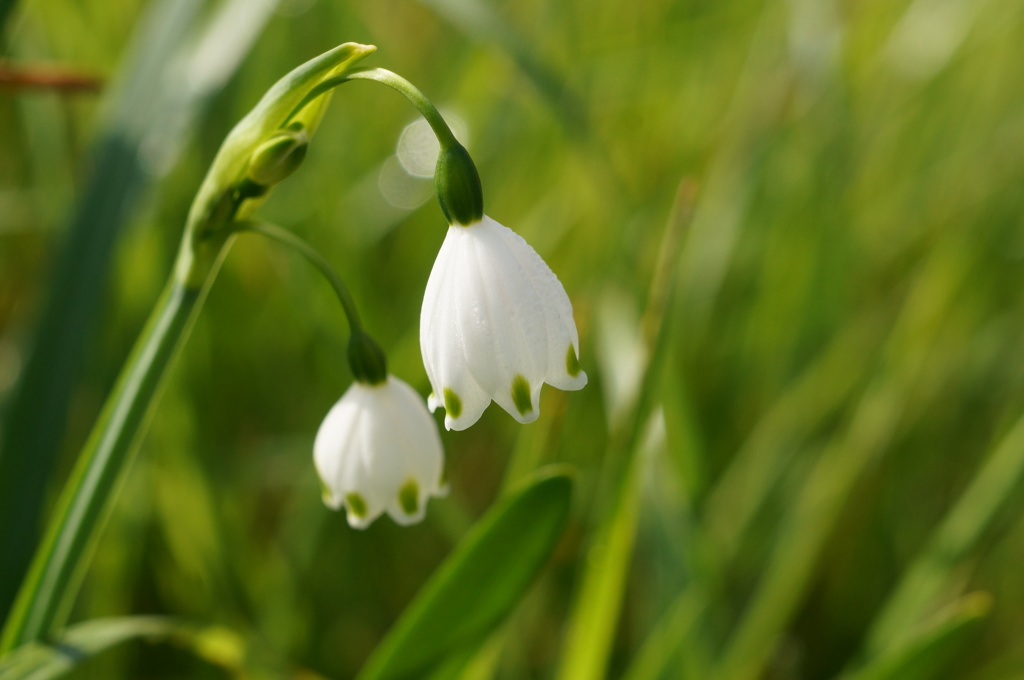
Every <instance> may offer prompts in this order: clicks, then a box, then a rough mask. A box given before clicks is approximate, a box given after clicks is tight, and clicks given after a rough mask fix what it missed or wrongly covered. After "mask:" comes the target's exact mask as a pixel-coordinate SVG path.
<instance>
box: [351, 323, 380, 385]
mask: <svg viewBox="0 0 1024 680" xmlns="http://www.w3.org/2000/svg"><path fill="white" fill-rule="evenodd" d="M348 365H349V367H351V369H352V377H354V378H355V379H356V380H358V381H359V382H362V383H366V384H368V385H379V384H380V383H382V382H384V381H385V380H387V379H388V359H387V355H385V354H384V350H383V349H381V347H380V345H378V344H377V342H376V341H375V340H374V339H373V338H371V337H370V336H369V335H367V334H366V333H365V332H364V331H361V330H357V331H354V332H353V333H352V337H351V338H349V341H348Z"/></svg>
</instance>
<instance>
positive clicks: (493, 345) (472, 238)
mask: <svg viewBox="0 0 1024 680" xmlns="http://www.w3.org/2000/svg"><path fill="white" fill-rule="evenodd" d="M420 349H421V351H422V353H423V363H424V366H425V367H426V370H427V376H428V377H429V378H430V384H431V387H432V388H433V393H432V394H431V395H430V399H429V400H428V405H429V406H430V408H431V410H434V409H436V408H437V407H438V406H442V405H443V406H444V407H445V427H446V428H448V429H449V430H451V429H455V430H463V429H465V428H467V427H469V426H470V425H472V424H473V423H475V422H476V421H477V420H478V419H479V418H480V415H481V414H482V413H483V411H484V409H485V408H487V405H488V404H489V403H490V402H491V400H494V401H495V402H497V403H498V405H500V406H501V407H502V408H503V409H505V410H506V411H508V412H509V413H510V414H511V415H512V416H513V417H514V418H515V419H516V420H518V421H519V422H521V423H529V422H532V421H534V420H536V419H537V416H538V414H539V410H540V390H541V386H542V385H543V383H545V382H546V383H548V384H549V385H552V386H553V387H557V388H559V389H563V390H577V389H580V388H581V387H583V386H584V385H586V384H587V374H586V373H584V372H583V371H582V370H581V369H580V365H579V336H578V333H577V331H576V323H575V322H574V321H573V316H572V304H571V303H570V302H569V297H568V296H567V295H566V293H565V288H563V287H562V284H561V283H560V282H559V281H558V278H557V277H556V276H555V274H554V272H552V271H551V269H550V268H549V267H548V266H547V264H545V262H544V260H542V259H541V258H540V256H539V255H538V254H537V253H536V251H534V249H533V248H531V247H530V245H529V244H528V243H526V241H524V240H523V238H522V237H521V236H519V235H518V234H516V233H515V232H513V231H512V230H511V229H509V228H507V227H504V226H502V225H501V224H498V223H497V222H495V221H494V220H493V219H491V218H490V217H487V216H486V215H484V217H483V218H482V219H481V220H480V221H478V222H475V223H473V224H470V225H466V226H463V225H459V224H455V225H452V226H450V227H449V228H448V234H447V235H446V236H445V240H444V243H443V244H442V245H441V250H440V252H439V253H438V255H437V260H436V261H435V262H434V268H433V269H432V270H431V272H430V278H429V280H428V281H427V289H426V293H425V294H424V296H423V309H422V312H421V315H420Z"/></svg>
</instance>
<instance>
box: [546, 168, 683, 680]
mask: <svg viewBox="0 0 1024 680" xmlns="http://www.w3.org/2000/svg"><path fill="white" fill-rule="evenodd" d="M695 194H696V185H695V184H694V183H693V181H692V180H690V179H689V178H684V179H683V180H682V181H681V182H680V185H679V188H678V189H677V191H676V195H675V198H674V202H673V208H672V211H671V214H670V216H669V219H668V222H667V224H666V226H665V232H664V235H663V241H662V243H663V245H665V246H668V247H666V248H663V249H662V250H661V253H660V258H659V261H658V263H657V266H656V267H655V270H654V274H653V276H652V279H651V286H650V292H649V294H648V304H647V307H646V309H645V312H644V316H643V318H642V319H641V323H640V327H641V329H642V330H643V336H644V341H645V344H646V346H647V350H648V351H647V352H646V354H647V356H648V357H649V358H648V361H647V364H646V366H644V367H643V375H642V378H641V380H640V389H639V391H638V397H637V398H636V399H635V403H634V404H633V406H632V409H631V417H629V418H626V419H624V421H623V423H624V425H623V427H622V428H619V429H618V430H617V431H616V432H613V433H612V440H611V442H610V444H609V446H608V454H607V456H606V458H605V461H606V462H605V465H604V470H603V474H604V475H605V477H606V479H607V480H608V481H609V483H608V486H609V487H610V493H609V496H610V497H611V498H612V505H611V507H610V508H608V509H607V510H605V513H606V514H604V516H603V517H602V519H601V521H600V524H599V525H598V527H597V528H596V529H595V531H594V537H593V538H592V540H591V543H590V546H589V547H588V549H587V559H586V562H585V563H586V565H587V566H586V568H585V570H584V572H583V575H582V577H581V580H580V585H579V588H578V591H577V593H576V595H575V604H574V606H573V611H572V614H571V616H570V619H569V623H568V627H567V632H566V637H565V642H564V652H563V654H562V660H561V663H560V666H559V670H558V675H557V676H556V677H558V678H560V679H561V680H587V679H590V678H600V677H603V676H604V673H605V666H606V664H607V662H608V656H609V654H610V652H611V642H612V638H613V637H614V634H615V629H616V625H617V623H618V619H619V611H620V610H621V607H622V596H623V593H624V592H625V587H626V578H627V576H628V574H629V564H630V561H631V558H632V554H633V545H634V541H635V538H636V520H637V517H638V515H639V510H640V500H641V499H640V490H641V485H640V483H639V482H640V479H641V478H642V471H643V468H644V465H645V464H646V463H647V458H648V457H647V456H643V455H641V453H642V452H643V450H644V449H645V444H646V443H647V442H645V435H650V434H651V430H650V428H651V427H652V425H655V424H656V425H657V426H659V427H661V428H662V432H661V433H660V436H662V437H663V436H664V431H663V429H664V422H665V421H664V414H663V412H661V411H660V410H659V408H658V407H659V405H660V404H659V402H660V394H661V392H660V390H661V382H662V378H663V371H662V370H661V367H662V366H663V363H664V361H665V359H666V356H667V352H668V349H669V347H670V346H672V344H673V340H674V338H675V337H676V336H675V333H676V332H677V331H678V327H677V325H676V324H675V323H673V319H672V318H671V317H669V316H667V311H668V310H671V309H673V308H674V304H675V302H676V286H677V280H678V272H679V270H678V263H679V259H680V258H679V254H678V252H677V251H676V248H674V247H673V246H675V245H676V244H679V243H680V242H681V240H682V238H683V234H684V233H685V231H686V230H687V229H688V228H689V226H690V221H691V219H692V217H693V211H692V205H693V201H694V197H695ZM647 438H648V439H649V437H647Z"/></svg>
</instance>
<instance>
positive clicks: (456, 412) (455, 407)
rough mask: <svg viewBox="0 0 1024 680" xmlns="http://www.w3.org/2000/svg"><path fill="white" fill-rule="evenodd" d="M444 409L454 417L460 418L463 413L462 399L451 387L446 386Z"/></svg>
mask: <svg viewBox="0 0 1024 680" xmlns="http://www.w3.org/2000/svg"><path fill="white" fill-rule="evenodd" d="M444 410H445V411H447V412H448V415H450V416H451V417H452V418H458V417H459V416H460V415H461V414H462V400H461V399H459V395H457V394H455V392H453V391H452V390H451V388H449V387H446V388H444Z"/></svg>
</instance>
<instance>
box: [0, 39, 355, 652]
mask: <svg viewBox="0 0 1024 680" xmlns="http://www.w3.org/2000/svg"><path fill="white" fill-rule="evenodd" d="M374 49H375V48H374V47H372V46H368V45H359V44H355V43H346V44H344V45H341V46H339V47H337V48H335V49H333V50H331V51H329V52H326V53H324V54H322V55H320V56H319V57H316V58H315V59H312V60H311V61H309V62H306V63H305V64H303V65H302V66H300V67H298V68H297V69H295V70H294V71H292V72H291V73H289V74H288V75H286V76H285V77H284V78H282V79H281V80H280V81H278V82H277V83H276V84H275V85H274V86H273V87H272V88H271V89H270V90H269V91H268V92H267V94H266V95H265V96H264V97H263V98H262V99H261V100H260V102H259V103H258V104H257V105H256V107H255V108H254V109H253V110H252V111H251V112H250V113H249V114H248V115H247V116H246V117H245V118H243V119H242V120H241V121H240V122H239V123H238V125H236V126H235V128H234V129H233V130H232V131H231V133H230V134H229V135H228V136H227V138H226V139H225V141H224V143H223V145H222V146H221V148H220V151H219V152H218V153H217V156H216V158H215V159H214V161H213V164H212V165H211V167H210V170H209V172H208V173H207V175H206V178H205V180H204V181H203V183H202V185H201V186H200V188H199V192H198V194H197V195H196V199H195V201H194V202H193V204H192V208H191V210H190V212H189V215H188V221H187V224H186V227H185V233H184V237H183V238H182V243H181V247H180V249H179V251H178V256H177V260H176V262H175V266H174V270H173V272H172V274H171V277H170V280H169V281H168V283H167V286H166V288H165V290H164V292H163V294H162V295H161V297H160V300H159V302H158V303H157V304H156V306H155V308H154V310H153V312H152V314H151V315H150V318H149V321H148V322H147V324H146V326H145V329H144V330H143V332H142V334H141V335H140V337H139V339H138V341H137V342H136V345H135V347H134V349H133V350H132V352H131V354H130V355H129V357H128V360H127V362H126V363H125V366H124V368H123V369H122V372H121V375H120V377H119V379H118V381H117V384H116V385H115V387H114V390H113V392H112V393H111V394H110V396H109V397H108V399H107V402H106V404H105V406H104V408H103V412H102V413H101V415H100V418H99V420H98V421H97V423H96V425H95V427H94V428H93V431H92V434H91V435H90V437H89V439H88V441H87V443H86V445H85V448H84V449H83V450H82V452H81V454H80V456H79V459H78V461H77V463H76V466H75V469H74V471H73V472H72V475H71V478H70V479H69V480H68V482H67V484H66V486H65V487H64V490H63V492H62V494H61V496H60V499H59V501H58V504H57V508H56V510H55V512H54V514H53V517H52V519H51V522H50V524H49V527H48V529H47V533H46V535H45V537H44V539H43V542H42V544H41V545H40V547H39V549H38V550H37V552H36V555H35V558H34V559H33V563H32V567H31V569H30V571H29V574H28V576H27V577H26V579H25V582H24V583H23V584H22V587H21V590H20V591H19V593H18V597H17V600H16V602H15V605H14V609H13V610H12V612H11V615H10V618H9V619H8V621H7V622H6V624H5V627H4V630H3V636H2V638H0V654H3V653H5V652H7V651H10V650H12V649H14V648H16V647H18V646H20V645H22V644H25V643H27V642H31V641H34V640H46V639H49V638H51V637H53V636H55V634H56V633H57V632H58V631H59V629H61V628H62V627H63V626H64V624H65V621H66V619H67V616H68V612H69V610H70V607H71V604H72V602H73V599H74V595H75V592H76V591H77V587H78V584H79V583H80V581H81V579H82V577H83V575H84V571H85V567H86V565H87V564H88V562H89V557H90V553H91V551H92V549H93V548H94V546H95V543H96V540H97V537H98V535H99V532H100V529H101V528H102V526H103V523H104V520H105V518H106V517H107V516H108V515H109V513H110V509H111V506H112V504H113V499H114V498H115V497H116V495H117V490H118V487H119V485H120V482H121V480H122V479H123V477H124V471H125V470H126V469H127V468H128V467H129V465H130V463H131V460H132V455H133V453H134V450H135V449H136V445H137V443H138V440H139V436H140V433H141V431H142V429H143V427H144V425H145V423H146V420H147V418H148V417H149V416H150V415H151V414H152V411H153V406H154V404H155V401H156V397H157V395H158V393H159V389H160V386H161V384H162V383H163V378H164V376H165V374H166V372H167V369H168V368H169V366H170V365H171V363H172V361H173V360H174V357H175V356H176V355H177V353H178V352H179V351H180V349H181V346H182V344H183V343H184V340H185V339H186V337H187V336H188V332H189V329H190V328H191V326H192V323H193V322H194V320H195V317H196V314H197V313H198V310H199V308H200V307H201V306H202V303H203V300H204V299H205V296H206V293H207V291H208V290H209V287H210V285H211V283H212V282H213V279H214V277H215V276H216V274H217V271H218V269H219V266H220V263H221V262H222V261H223V258H224V256H225V254H226V252H227V247H228V245H229V244H230V242H231V238H232V236H233V234H234V233H236V231H237V229H238V227H239V224H238V223H239V222H240V221H242V220H245V219H246V218H247V217H248V216H249V215H251V214H252V212H253V211H254V210H255V209H256V208H257V207H258V206H259V204H260V203H261V202H262V201H263V200H264V199H265V198H266V196H267V194H268V192H269V190H270V189H271V188H272V187H273V185H274V184H276V183H277V182H279V181H281V180H282V179H284V178H285V177H287V176H288V175H289V174H291V173H292V172H293V171H294V170H295V168H296V167H298V165H299V164H300V163H301V162H302V158H303V156H304V154H305V147H306V145H307V144H308V141H309V138H310V137H311V136H312V135H313V133H314V132H315V131H316V128H317V127H318V125H319V123H320V120H321V118H322V116H323V113H324V110H325V108H326V106H327V104H328V100H329V94H330V93H329V89H328V90H320V89H318V86H319V85H320V84H321V83H323V82H325V81H329V80H332V79H337V78H339V77H343V76H344V75H345V74H346V73H348V72H350V71H351V69H352V68H353V67H354V66H355V64H356V63H357V62H359V61H360V60H361V59H362V58H364V57H365V56H367V55H368V54H370V53H372V52H373V51H374ZM314 91H316V94H315V95H314V96H311V94H312V93H314Z"/></svg>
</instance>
